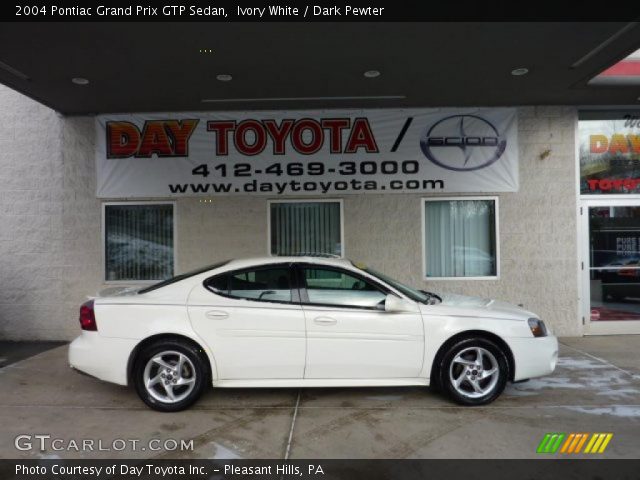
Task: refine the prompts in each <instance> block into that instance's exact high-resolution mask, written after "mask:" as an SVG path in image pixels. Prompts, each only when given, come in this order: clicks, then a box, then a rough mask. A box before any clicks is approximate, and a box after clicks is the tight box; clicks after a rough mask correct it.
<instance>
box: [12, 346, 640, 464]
mask: <svg viewBox="0 0 640 480" xmlns="http://www.w3.org/2000/svg"><path fill="white" fill-rule="evenodd" d="M0 380H1V382H2V390H1V391H2V393H1V394H0V425H2V435H0V458H34V459H38V458H151V457H154V458H283V457H290V458H533V457H536V456H537V457H540V455H537V454H536V453H535V450H536V447H537V445H538V443H539V442H540V440H541V439H542V437H543V436H544V434H545V433H547V432H567V433H569V432H612V433H613V434H614V437H613V440H612V441H611V443H610V444H609V447H608V448H607V451H606V452H605V453H604V454H603V455H601V457H606V458H639V457H640V442H639V441H638V439H640V336H616V337H588V338H571V339H563V340H562V345H561V358H560V361H559V366H558V369H557V370H556V372H555V373H554V375H552V376H550V377H546V378H542V379H536V380H531V381H529V382H527V383H521V384H517V385H510V386H509V387H508V388H507V390H506V391H505V393H504V394H503V396H502V397H501V398H500V399H499V400H497V401H496V402H494V403H493V404H491V405H489V406H486V407H479V408H461V407H458V406H456V405H454V404H452V403H451V402H450V401H448V400H447V399H445V398H443V397H441V396H439V395H436V394H433V393H431V392H429V391H427V390H426V389H421V388H357V389H306V390H297V389H282V390H277V389H244V390H241V389H232V390H224V389H219V390H213V389H211V390H210V391H209V392H207V393H206V395H204V397H203V398H202V399H201V400H200V401H199V402H198V403H197V404H196V405H195V406H194V407H193V408H191V409H190V410H188V411H185V412H180V413H174V414H163V413H157V412H154V411H152V410H149V409H148V408H146V407H145V406H144V404H142V402H141V401H140V400H139V399H138V397H137V396H136V394H135V392H134V391H133V390H132V389H129V388H125V387H119V386H116V385H111V384H107V383H104V382H101V381H98V380H95V379H93V378H90V377H86V376H83V375H79V374H78V373H76V372H73V371H71V370H70V369H69V368H68V367H67V363H66V347H59V348H56V349H53V350H49V351H46V352H44V353H40V354H38V355H36V356H34V357H31V358H29V359H26V360H22V361H20V362H17V363H14V364H12V365H9V366H5V367H4V368H0ZM20 434H31V435H37V434H48V435H51V437H52V438H61V439H65V441H69V440H71V439H73V440H75V441H76V442H78V443H80V442H81V441H82V440H83V439H93V440H95V442H98V440H100V441H102V448H108V447H111V445H112V442H113V441H114V440H115V439H125V440H126V441H127V442H130V439H139V440H140V444H139V445H141V446H145V445H147V442H148V440H149V439H152V438H157V439H160V440H162V441H164V440H167V439H175V440H178V441H179V440H181V439H183V440H186V441H188V440H191V439H192V440H193V446H194V448H193V450H191V451H183V452H180V451H167V450H161V451H150V450H149V449H146V450H144V451H143V450H141V449H138V450H136V451H133V450H132V449H131V448H130V447H127V448H126V449H125V450H123V451H120V452H119V451H113V450H112V451H95V450H94V451H87V452H77V451H75V450H71V451H52V450H51V449H50V448H49V449H47V450H45V451H40V450H39V449H38V448H34V449H33V450H30V451H26V452H22V451H18V450H16V448H15V447H14V438H15V437H16V436H17V435H20ZM34 444H37V442H34ZM94 445H96V447H95V448H97V443H95V444H94ZM117 448H119V444H118V446H117ZM580 456H582V457H584V456H586V455H580ZM547 457H548V456H547Z"/></svg>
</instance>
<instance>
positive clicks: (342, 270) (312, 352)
mask: <svg viewBox="0 0 640 480" xmlns="http://www.w3.org/2000/svg"><path fill="white" fill-rule="evenodd" d="M113 290H114V289H112V292H111V293H110V294H108V295H104V296H99V297H98V298H95V299H93V300H90V301H88V302H86V303H85V304H83V305H82V306H81V308H80V325H81V327H82V334H81V335H80V336H79V337H78V338H76V339H75V340H74V341H73V342H72V343H71V345H70V347H69V363H70V364H71V366H72V367H73V368H75V369H78V370H81V371H83V372H85V373H88V374H89V375H93V376H95V377H97V378H99V379H102V380H106V381H109V382H114V383H117V384H120V385H127V384H130V383H132V384H133V385H134V386H135V388H136V390H137V392H138V394H139V395H140V398H141V399H142V400H143V401H144V402H145V403H146V404H147V405H148V406H150V407H151V408H154V409H156V410H161V411H176V410H181V409H184V408H186V407H188V406H189V405H191V404H192V403H193V402H195V401H196V400H197V399H198V397H199V396H200V395H201V394H202V392H203V390H204V389H205V388H206V387H207V386H208V385H211V384H212V385H213V386H214V387H346V386H349V387H357V386H404V385H422V386H428V385H436V386H438V387H439V388H441V389H442V390H443V391H445V392H446V393H447V394H448V395H449V396H450V397H451V398H452V399H453V400H454V401H456V402H458V403H461V404H464V405H482V404H486V403H489V402H491V401H493V400H494V399H496V398H497V397H498V396H499V395H500V393H502V391H503V390H504V388H505V385H506V383H507V382H508V381H519V380H524V379H528V378H533V377H539V376H542V375H547V374H550V373H551V372H553V370H554V368H555V365H556V360H557V356H558V342H557V340H556V337H555V336H553V335H552V334H551V332H550V331H549V329H548V328H547V327H546V326H545V324H544V322H543V321H542V320H540V319H539V318H538V317H537V316H536V315H535V314H533V313H531V312H528V311H526V310H524V309H522V308H519V307H516V306H513V305H510V304H507V303H503V302H498V301H495V300H487V299H480V298H474V297H464V296H459V295H441V296H439V295H436V294H435V293H430V292H426V291H422V290H415V289H413V288H411V287H408V286H406V285H403V284H402V283H400V282H398V281H396V280H393V279H392V278H389V277H388V276H386V275H384V274H382V273H379V272H376V271H375V270H372V269H370V268H367V267H364V266H361V265H359V264H356V263H352V262H350V261H348V260H345V259H333V258H320V257H276V258H273V257H267V258H259V259H251V260H231V261H228V262H224V263H219V264H217V265H211V266H208V267H206V268H203V269H200V270H198V271H194V272H189V273H186V274H183V275H179V276H177V277H174V278H171V279H170V280H166V281H163V282H160V283H158V284H155V285H153V286H150V287H147V288H142V289H140V288H136V289H134V288H128V289H125V288H122V289H119V290H118V289H116V290H117V291H113Z"/></svg>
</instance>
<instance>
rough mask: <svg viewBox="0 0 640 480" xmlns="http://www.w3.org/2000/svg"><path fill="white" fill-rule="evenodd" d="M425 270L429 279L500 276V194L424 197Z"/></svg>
mask: <svg viewBox="0 0 640 480" xmlns="http://www.w3.org/2000/svg"><path fill="white" fill-rule="evenodd" d="M422 220H423V251H424V272H425V277H427V278H429V279H445V280H446V279H467V280H468V279H491V278H494V279H495V278H498V263H499V261H498V260H499V259H498V240H497V239H498V198H497V197H483V198H434V199H424V201H423V215H422Z"/></svg>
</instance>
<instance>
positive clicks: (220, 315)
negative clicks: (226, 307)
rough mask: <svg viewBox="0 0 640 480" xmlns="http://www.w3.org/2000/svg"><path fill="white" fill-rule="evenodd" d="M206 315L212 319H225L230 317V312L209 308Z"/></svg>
mask: <svg viewBox="0 0 640 480" xmlns="http://www.w3.org/2000/svg"><path fill="white" fill-rule="evenodd" d="M204 315H205V317H207V318H210V319H211V320H223V319H225V318H228V317H229V314H228V313H227V312H223V311H222V310H209V311H208V312H207V313H205V314H204Z"/></svg>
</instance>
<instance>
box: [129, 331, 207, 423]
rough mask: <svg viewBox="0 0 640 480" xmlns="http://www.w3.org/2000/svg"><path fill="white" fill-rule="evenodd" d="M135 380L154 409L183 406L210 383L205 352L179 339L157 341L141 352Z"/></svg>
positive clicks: (137, 386) (170, 409)
mask: <svg viewBox="0 0 640 480" xmlns="http://www.w3.org/2000/svg"><path fill="white" fill-rule="evenodd" d="M134 383H135V387H136V391H137V392H138V395H139V396H140V398H141V399H142V401H143V402H144V403H146V404H147V405H148V406H149V407H151V408H153V409H154V410H159V411H162V412H176V411H179V410H183V409H185V408H187V407H189V406H190V405H191V404H193V403H194V402H195V401H196V400H197V399H198V398H199V397H200V395H201V394H202V392H203V390H204V388H205V386H206V384H207V369H206V366H205V363H204V360H203V357H202V352H201V351H200V350H199V349H197V348H196V347H194V346H193V345H190V344H189V343H187V342H182V341H179V340H163V341H159V342H157V343H154V344H152V345H151V346H149V347H146V348H145V349H144V350H143V351H142V352H141V353H140V355H139V356H138V359H137V361H136V364H135V367H134Z"/></svg>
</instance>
